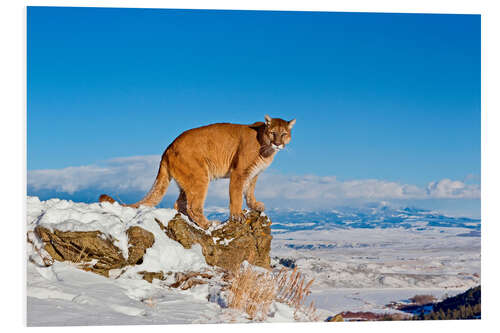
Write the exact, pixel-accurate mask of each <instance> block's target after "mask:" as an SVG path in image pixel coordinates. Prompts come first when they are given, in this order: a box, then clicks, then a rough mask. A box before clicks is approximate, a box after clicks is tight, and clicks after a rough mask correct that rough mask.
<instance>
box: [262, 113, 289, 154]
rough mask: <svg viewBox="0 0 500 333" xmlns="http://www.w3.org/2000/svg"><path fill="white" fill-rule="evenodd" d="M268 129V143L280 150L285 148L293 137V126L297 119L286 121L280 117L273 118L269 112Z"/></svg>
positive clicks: (274, 148)
mask: <svg viewBox="0 0 500 333" xmlns="http://www.w3.org/2000/svg"><path fill="white" fill-rule="evenodd" d="M265 119H266V129H265V131H264V136H265V140H266V141H267V142H266V143H267V144H268V145H269V146H270V147H271V148H272V149H273V150H274V151H278V150H281V149H283V148H285V145H287V144H288V143H289V142H290V140H291V139H292V127H293V125H295V119H293V120H290V121H286V120H283V119H280V118H271V117H269V116H268V115H267V114H266V116H265Z"/></svg>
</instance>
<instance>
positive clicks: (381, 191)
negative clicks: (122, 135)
mask: <svg viewBox="0 0 500 333" xmlns="http://www.w3.org/2000/svg"><path fill="white" fill-rule="evenodd" d="M160 158H161V156H160V155H152V156H134V157H125V158H116V159H112V160H108V161H105V162H103V163H99V164H95V165H86V166H77V167H67V168H63V169H52V170H32V171H28V189H29V193H31V194H32V195H36V192H37V191H40V190H53V191H57V192H65V193H68V194H70V195H71V194H73V193H75V192H77V191H85V190H93V191H95V192H96V197H97V196H98V195H99V194H100V193H108V194H111V195H113V194H115V193H116V194H125V193H130V192H141V193H144V194H145V193H146V192H147V191H148V190H149V189H150V187H151V185H152V184H153V181H154V179H155V177H156V173H157V170H158V166H159V161H160ZM228 186H229V181H228V180H227V179H224V180H217V181H215V182H213V183H211V185H210V187H209V191H208V197H207V202H208V203H209V204H220V203H222V202H224V201H226V202H227V200H228ZM177 194H178V189H177V186H175V185H172V184H171V186H170V187H169V189H168V192H167V195H168V196H176V195H177ZM256 196H257V198H258V199H260V200H266V201H271V202H272V203H273V204H274V205H278V206H289V205H285V204H284V203H288V204H290V203H293V205H295V204H297V203H301V206H304V205H306V206H310V207H314V208H319V207H322V208H329V207H332V206H334V205H338V204H345V203H346V202H369V201H381V200H391V199H394V200H428V199H480V197H481V188H480V185H479V184H467V183H465V182H463V181H460V180H451V179H446V178H445V179H441V180H437V181H432V182H430V183H429V184H428V185H427V186H426V187H420V186H417V185H413V184H401V183H398V182H393V181H388V180H379V179H358V180H339V179H337V177H334V176H316V175H301V176H298V175H293V176H291V175H283V174H275V173H272V172H270V171H267V172H264V173H263V174H262V175H261V176H260V177H259V180H258V182H257V188H256Z"/></svg>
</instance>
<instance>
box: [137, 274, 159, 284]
mask: <svg viewBox="0 0 500 333" xmlns="http://www.w3.org/2000/svg"><path fill="white" fill-rule="evenodd" d="M139 274H141V275H142V279H143V280H146V281H148V282H149V283H152V282H153V279H158V280H165V276H164V275H163V272H146V271H142V272H139Z"/></svg>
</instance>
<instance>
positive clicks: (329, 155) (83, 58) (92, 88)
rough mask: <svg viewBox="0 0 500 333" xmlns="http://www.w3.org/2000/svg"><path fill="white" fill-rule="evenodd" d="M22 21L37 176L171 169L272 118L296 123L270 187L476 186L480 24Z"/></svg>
mask: <svg viewBox="0 0 500 333" xmlns="http://www.w3.org/2000/svg"><path fill="white" fill-rule="evenodd" d="M27 18H28V20H27V22H28V28H27V32H28V39H27V42H28V49H27V50H28V57H27V59H28V67H27V69H28V86H27V88H28V90H27V96H28V115H27V121H28V123H27V126H28V129H27V130H28V137H27V146H28V156H27V161H28V173H29V172H30V171H36V170H41V169H53V170H67V168H68V167H81V166H89V165H95V164H99V163H101V164H102V163H104V164H105V163H107V162H105V161H109V160H110V159H113V158H117V157H130V156H145V155H160V154H161V153H162V152H163V150H164V149H165V148H166V147H167V146H168V144H169V143H170V142H171V141H172V140H173V139H174V138H175V137H176V136H177V135H179V134H180V133H181V132H182V131H184V130H186V129H189V128H193V127H197V126H201V125H205V124H209V123H214V122H233V123H251V122H254V121H258V120H262V119H263V117H264V115H265V114H269V115H271V116H274V117H282V118H285V119H292V118H297V124H296V126H295V128H294V131H293V137H292V142H291V144H290V146H289V148H288V149H287V150H286V151H284V152H280V154H279V156H278V157H277V158H276V159H275V161H274V163H273V165H272V167H271V168H270V169H269V170H268V171H266V172H268V173H271V174H279V175H284V176H289V177H292V176H293V177H295V176H300V175H314V176H317V177H332V176H335V177H336V179H337V180H341V181H355V180H359V179H375V180H380V181H386V182H396V183H399V184H411V185H415V186H418V187H421V188H428V187H429V184H430V183H431V182H438V181H440V180H443V179H450V180H453V181H460V182H463V183H464V184H479V182H480V179H479V178H480V177H479V175H480V137H481V135H480V133H481V128H480V124H481V123H480V119H481V117H480V112H481V111H480V108H481V104H480V103H481V98H480V93H481V85H480V84H481V77H480V72H481V67H480V66H481V61H480V60H481V59H480V16H479V15H428V14H367V13H320V12H264V11H215V10H214V11H205V10H202V11H198V10H158V9H154V10H153V9H151V10H150V9H106V8H56V7H29V8H28V16H27ZM155 169H156V168H155ZM155 171H156V170H154V172H155ZM75 177H77V176H75ZM322 179H323V178H322ZM325 179H329V178H325ZM28 183H29V182H28ZM320 183H321V181H320ZM472 197H474V196H472ZM448 199H449V198H448ZM462 199H463V198H462ZM468 199H471V198H469V197H468ZM473 199H474V198H473ZM475 199H478V198H477V197H476V198H475ZM458 201H459V200H457V201H456V202H458ZM477 207H478V206H477V204H476V208H475V209H476V210H477V209H478V208H477Z"/></svg>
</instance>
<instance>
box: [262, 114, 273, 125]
mask: <svg viewBox="0 0 500 333" xmlns="http://www.w3.org/2000/svg"><path fill="white" fill-rule="evenodd" d="M264 118H265V119H266V125H267V126H269V125H271V120H273V119H272V118H271V117H269V116H268V115H267V114H266V115H265V116H264Z"/></svg>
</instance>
